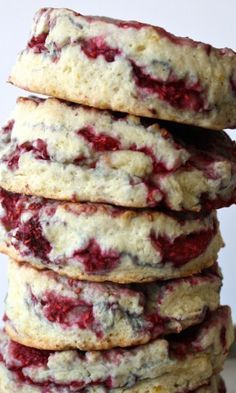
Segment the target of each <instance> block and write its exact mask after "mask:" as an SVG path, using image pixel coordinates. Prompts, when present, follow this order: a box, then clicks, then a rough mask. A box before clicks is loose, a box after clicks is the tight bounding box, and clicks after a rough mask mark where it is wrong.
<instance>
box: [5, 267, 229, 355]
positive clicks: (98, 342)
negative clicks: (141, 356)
mask: <svg viewBox="0 0 236 393" xmlns="http://www.w3.org/2000/svg"><path fill="white" fill-rule="evenodd" d="M8 281H9V288H8V296H7V299H6V317H5V320H6V322H5V328H6V331H7V333H8V334H9V336H10V337H12V339H14V340H16V341H17V342H20V343H21V344H24V345H27V346H30V347H33V348H39V349H47V350H48V349H50V350H65V349H71V348H72V349H73V348H78V349H80V350H86V351H87V350H97V349H109V348H115V347H127V346H130V345H137V344H143V343H146V342H148V341H150V340H152V339H154V338H157V337H160V336H163V335H167V334H170V333H180V332H181V331H182V330H183V329H186V328H188V327H190V326H193V325H196V324H199V323H201V322H202V321H203V319H204V317H205V316H206V314H207V312H208V311H209V310H210V311H214V310H216V309H217V308H218V306H219V292H220V288H221V273H220V271H219V269H218V267H217V265H216V266H214V267H212V268H209V269H207V270H206V271H204V272H202V273H201V274H199V275H195V276H192V277H187V278H182V279H175V280H170V281H165V282H160V283H148V284H139V285H137V284H133V285H132V284H130V285H126V286H124V285H117V284H112V283H90V282H86V281H76V280H73V279H71V278H66V277H65V276H60V275H58V274H56V273H54V272H52V271H48V270H47V271H46V270H45V271H38V270H35V269H34V268H31V267H30V266H29V264H18V263H17V262H14V261H10V264H9V272H8ZM29 321H30V323H29Z"/></svg>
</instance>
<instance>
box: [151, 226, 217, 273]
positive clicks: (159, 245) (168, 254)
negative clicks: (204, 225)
mask: <svg viewBox="0 0 236 393" xmlns="http://www.w3.org/2000/svg"><path fill="white" fill-rule="evenodd" d="M216 231H217V226H216V224H215V225H214V227H213V228H212V229H208V230H202V231H200V232H198V233H191V234H189V235H186V236H179V237H177V238H176V239H175V240H174V241H173V242H171V241H170V240H169V239H167V238H166V237H163V236H158V237H156V235H155V234H151V241H152V244H153V247H155V248H156V250H158V251H159V252H160V253H161V256H162V263H168V262H170V263H172V264H173V265H174V266H175V267H180V266H182V265H185V264H186V263H188V262H189V261H190V260H191V259H194V258H197V257H198V256H199V255H201V254H203V253H204V252H205V251H206V249H207V247H208V246H209V244H210V242H211V241H212V239H213V237H214V236H215V234H216Z"/></svg>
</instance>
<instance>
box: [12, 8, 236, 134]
mask: <svg viewBox="0 0 236 393" xmlns="http://www.w3.org/2000/svg"><path fill="white" fill-rule="evenodd" d="M10 81H11V82H12V83H14V84H15V85H17V86H20V87H23V88H25V89H26V90H29V91H35V92H38V93H43V94H46V95H51V96H55V97H59V98H62V99H65V100H68V101H72V102H78V103H82V104H85V105H89V106H93V107H96V108H101V109H112V110H116V111H121V112H126V113H131V114H135V115H140V116H148V117H156V118H159V119H165V120H170V121H175V122H179V123H187V124H195V125H198V126H202V127H206V128H212V129H222V128H229V127H232V128H234V127H235V125H236V109H235V108H236V105H235V104H236V55H235V52H233V51H232V50H230V49H227V48H224V49H215V48H213V47H211V46H210V45H206V44H202V43H199V42H195V41H192V40H190V39H187V38H178V37H175V36H173V35H172V34H170V33H168V32H166V31H165V30H163V29H161V28H159V27H153V26H149V25H146V24H141V23H138V22H125V21H117V20H112V19H108V18H99V17H87V16H82V15H80V14H77V13H75V12H73V11H70V10H66V9H53V8H48V9H42V10H40V11H39V12H38V13H37V14H36V16H35V20H34V24H33V28H32V32H31V37H30V40H29V42H28V44H27V47H26V49H25V50H24V51H23V52H22V53H21V54H20V56H19V57H18V60H17V63H16V65H15V67H14V68H13V70H12V73H11V77H10Z"/></svg>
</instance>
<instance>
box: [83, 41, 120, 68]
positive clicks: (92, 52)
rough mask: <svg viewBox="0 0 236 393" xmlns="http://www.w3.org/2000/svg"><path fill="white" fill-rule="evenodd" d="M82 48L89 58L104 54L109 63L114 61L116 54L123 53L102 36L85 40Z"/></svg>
mask: <svg viewBox="0 0 236 393" xmlns="http://www.w3.org/2000/svg"><path fill="white" fill-rule="evenodd" d="M81 49H82V51H83V52H84V53H85V54H86V56H88V57H89V58H91V59H96V58H97V57H99V56H103V57H104V58H105V60H106V61H107V62H108V63H112V62H113V61H114V60H115V58H116V56H119V55H120V54H121V51H120V50H119V49H117V48H111V47H109V46H108V45H107V44H106V43H105V41H104V39H103V38H102V37H95V38H90V39H88V40H83V41H82V43H81Z"/></svg>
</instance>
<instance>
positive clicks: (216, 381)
mask: <svg viewBox="0 0 236 393" xmlns="http://www.w3.org/2000/svg"><path fill="white" fill-rule="evenodd" d="M168 378H169V376H168V377H161V378H159V379H158V381H159V382H156V381H155V380H154V381H152V380H147V381H145V382H142V383H140V384H138V386H137V387H135V386H134V387H133V388H120V389H119V388H118V389H107V388H103V387H89V388H88V389H86V390H83V389H82V390H81V389H80V388H78V389H77V388H76V387H75V388H74V387H72V388H70V387H69V386H62V387H61V388H60V389H59V388H58V387H55V386H53V384H52V383H51V384H49V385H46V386H44V385H38V386H37V385H35V384H32V382H31V381H29V380H26V381H22V379H21V378H18V376H17V375H16V373H15V372H12V371H10V370H8V369H7V367H6V366H5V365H4V364H3V363H1V361H0V388H1V393H9V392H10V393H183V391H181V390H180V389H179V388H176V387H174V386H173V384H174V380H175V379H177V378H178V377H176V376H175V375H173V378H172V381H169V380H168ZM184 393H226V387H225V384H224V382H223V380H222V379H221V378H219V377H218V376H216V377H215V376H214V377H212V378H211V379H209V380H208V381H206V382H204V384H203V385H202V386H200V387H199V388H196V389H194V390H191V391H190V390H189V389H187V390H185V391H184Z"/></svg>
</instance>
